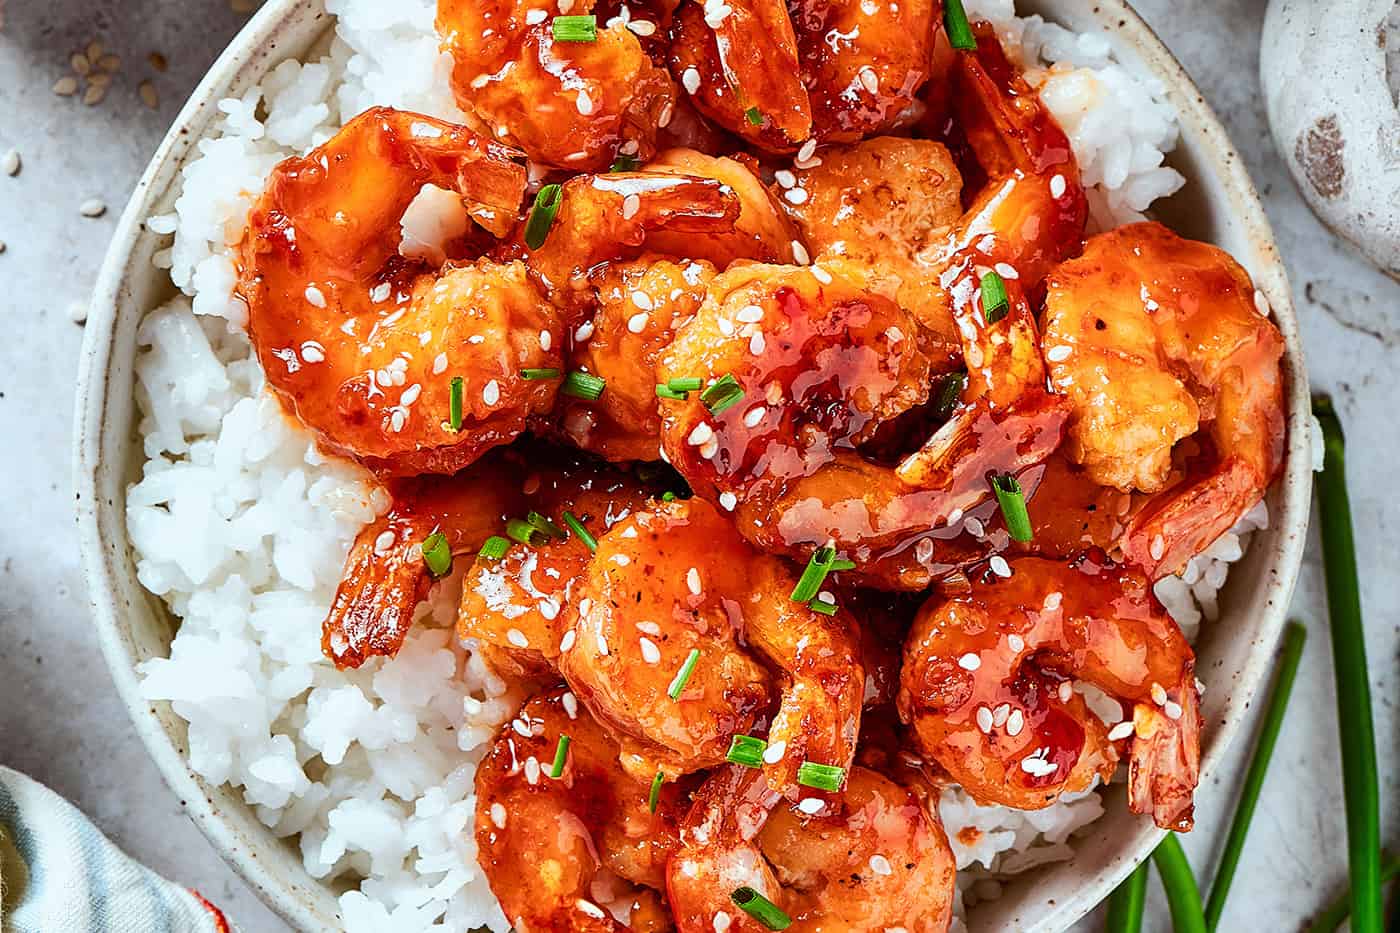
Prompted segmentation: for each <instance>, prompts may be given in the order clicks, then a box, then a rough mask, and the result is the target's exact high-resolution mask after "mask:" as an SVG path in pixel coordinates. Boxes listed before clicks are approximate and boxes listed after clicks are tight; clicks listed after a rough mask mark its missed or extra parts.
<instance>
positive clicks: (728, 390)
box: [700, 373, 744, 415]
mask: <svg viewBox="0 0 1400 933" xmlns="http://www.w3.org/2000/svg"><path fill="white" fill-rule="evenodd" d="M743 397H744V387H743V386H741V385H739V380H737V379H735V378H734V377H733V376H731V375H729V374H727V373H726V374H725V375H723V376H720V377H719V378H718V379H716V380H715V381H714V382H712V383H710V384H709V386H708V387H707V388H706V389H705V391H703V392H701V393H700V401H701V402H704V403H705V407H706V408H708V409H709V410H710V414H712V415H717V414H719V413H720V412H722V411H724V410H726V409H728V408H730V407H732V406H734V405H737V404H738V403H739V400H740V399H741V398H743Z"/></svg>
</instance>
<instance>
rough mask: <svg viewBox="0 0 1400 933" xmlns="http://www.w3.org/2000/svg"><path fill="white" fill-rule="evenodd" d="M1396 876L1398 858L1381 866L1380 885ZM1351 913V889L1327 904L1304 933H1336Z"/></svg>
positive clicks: (1398, 866)
mask: <svg viewBox="0 0 1400 933" xmlns="http://www.w3.org/2000/svg"><path fill="white" fill-rule="evenodd" d="M1396 875H1400V858H1388V859H1386V860H1385V862H1384V863H1383V864H1382V865H1381V884H1386V883H1388V882H1389V881H1390V880H1391V879H1393V878H1394V877H1395V876H1396ZM1349 913H1351V889H1350V888H1348V889H1347V893H1346V894H1344V895H1342V896H1341V897H1339V898H1337V899H1336V900H1335V901H1333V902H1332V903H1330V904H1328V905H1327V907H1326V908H1325V909H1324V910H1323V911H1322V913H1320V914H1318V915H1317V919H1315V920H1314V921H1313V922H1312V925H1311V926H1309V927H1308V929H1307V931H1306V933H1337V927H1339V926H1341V925H1342V921H1343V920H1345V919H1346V918H1347V915H1348V914H1349Z"/></svg>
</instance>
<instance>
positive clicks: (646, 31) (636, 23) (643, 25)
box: [627, 19, 656, 37]
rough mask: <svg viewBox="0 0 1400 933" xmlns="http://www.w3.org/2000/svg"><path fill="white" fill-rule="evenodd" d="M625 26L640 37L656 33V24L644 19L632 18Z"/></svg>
mask: <svg viewBox="0 0 1400 933" xmlns="http://www.w3.org/2000/svg"><path fill="white" fill-rule="evenodd" d="M627 28H628V29H630V30H632V31H633V32H634V33H636V34H637V35H639V36H642V37H646V36H653V35H655V34H656V24H655V23H649V22H647V21H646V20H644V19H638V20H633V21H632V22H630V23H628V24H627Z"/></svg>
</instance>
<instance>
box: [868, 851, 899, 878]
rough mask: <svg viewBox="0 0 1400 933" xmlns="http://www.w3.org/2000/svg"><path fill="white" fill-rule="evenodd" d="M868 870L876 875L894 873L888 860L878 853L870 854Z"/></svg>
mask: <svg viewBox="0 0 1400 933" xmlns="http://www.w3.org/2000/svg"><path fill="white" fill-rule="evenodd" d="M870 870H871V871H873V872H874V873H875V874H877V875H892V874H894V869H893V868H891V867H890V860H889V859H887V858H885V857H884V856H883V855H878V854H877V855H872V856H870Z"/></svg>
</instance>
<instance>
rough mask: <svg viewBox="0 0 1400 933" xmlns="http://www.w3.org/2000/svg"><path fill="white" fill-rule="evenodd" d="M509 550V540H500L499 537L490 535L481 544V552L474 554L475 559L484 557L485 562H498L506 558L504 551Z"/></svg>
mask: <svg viewBox="0 0 1400 933" xmlns="http://www.w3.org/2000/svg"><path fill="white" fill-rule="evenodd" d="M509 550H510V539H509V538H502V537H501V536H500V535H492V536H491V537H489V538H487V539H486V540H485V541H484V542H482V545H481V550H479V551H477V552H476V556H477V557H484V558H486V559H487V560H500V559H501V558H502V557H505V556H506V551H509Z"/></svg>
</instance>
